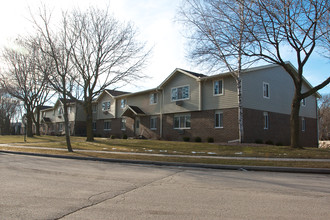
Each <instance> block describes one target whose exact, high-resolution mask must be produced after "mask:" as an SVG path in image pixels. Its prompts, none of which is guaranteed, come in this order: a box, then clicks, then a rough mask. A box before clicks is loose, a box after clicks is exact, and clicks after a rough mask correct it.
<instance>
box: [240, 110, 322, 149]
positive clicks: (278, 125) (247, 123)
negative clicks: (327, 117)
mask: <svg viewBox="0 0 330 220" xmlns="http://www.w3.org/2000/svg"><path fill="white" fill-rule="evenodd" d="M243 114H244V116H243V117H244V142H246V143H254V142H255V141H256V140H258V139H259V140H262V141H263V142H266V141H272V142H273V143H274V144H283V145H290V115H286V114H279V113H274V112H268V117H269V128H268V129H264V111H259V110H253V109H244V110H243ZM305 120H306V131H305V132H302V131H301V130H302V129H301V125H300V129H299V130H300V144H301V145H302V146H304V147H307V146H309V147H317V129H316V127H317V121H316V119H312V118H305ZM300 122H301V118H300Z"/></svg>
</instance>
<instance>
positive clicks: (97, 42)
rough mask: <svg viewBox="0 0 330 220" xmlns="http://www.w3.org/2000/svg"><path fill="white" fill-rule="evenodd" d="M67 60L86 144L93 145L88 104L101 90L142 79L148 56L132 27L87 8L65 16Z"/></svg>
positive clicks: (105, 12)
mask: <svg viewBox="0 0 330 220" xmlns="http://www.w3.org/2000/svg"><path fill="white" fill-rule="evenodd" d="M68 21H69V22H68V23H69V27H70V28H69V32H68V33H69V34H68V36H69V38H70V43H71V45H72V50H71V51H70V52H71V54H70V55H71V56H70V57H71V58H72V63H73V65H74V71H75V72H76V73H77V74H78V75H79V77H77V78H76V79H78V80H79V81H77V83H78V85H79V87H80V88H81V91H82V92H83V103H82V104H83V107H84V110H85V113H86V131H87V141H93V140H94V138H93V131H92V122H93V119H92V101H93V99H94V98H95V97H96V96H97V95H99V94H100V93H101V92H102V91H103V90H104V89H105V88H107V87H109V86H112V87H115V88H116V87H117V88H118V87H120V86H121V85H122V84H123V83H126V84H127V83H131V82H135V81H137V80H138V79H141V78H142V77H144V75H143V74H142V73H141V72H140V71H141V69H142V68H143V67H144V65H145V63H146V60H147V58H148V56H149V53H150V50H149V51H145V44H144V43H140V42H139V41H138V40H137V33H136V30H135V29H134V27H133V25H132V24H125V23H121V22H119V21H118V20H116V19H115V18H114V17H113V16H111V15H110V14H109V12H108V10H101V9H96V8H93V7H91V8H89V9H88V10H87V11H80V10H74V11H73V12H72V13H70V14H69V15H68Z"/></svg>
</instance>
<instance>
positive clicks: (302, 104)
mask: <svg viewBox="0 0 330 220" xmlns="http://www.w3.org/2000/svg"><path fill="white" fill-rule="evenodd" d="M301 106H303V107H305V106H306V98H303V99H302V100H301Z"/></svg>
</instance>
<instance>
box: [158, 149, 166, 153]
mask: <svg viewBox="0 0 330 220" xmlns="http://www.w3.org/2000/svg"><path fill="white" fill-rule="evenodd" d="M159 152H162V153H164V152H165V153H166V152H167V150H159Z"/></svg>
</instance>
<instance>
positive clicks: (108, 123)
mask: <svg viewBox="0 0 330 220" xmlns="http://www.w3.org/2000/svg"><path fill="white" fill-rule="evenodd" d="M106 123H107V125H108V126H105V125H106ZM103 130H105V131H110V130H111V120H105V121H104V122H103Z"/></svg>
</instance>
